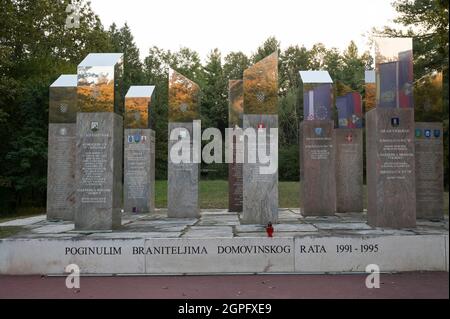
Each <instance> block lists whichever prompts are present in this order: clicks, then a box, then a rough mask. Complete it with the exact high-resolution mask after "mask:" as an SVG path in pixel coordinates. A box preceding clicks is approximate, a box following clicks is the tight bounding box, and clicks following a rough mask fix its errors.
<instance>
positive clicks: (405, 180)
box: [366, 107, 416, 228]
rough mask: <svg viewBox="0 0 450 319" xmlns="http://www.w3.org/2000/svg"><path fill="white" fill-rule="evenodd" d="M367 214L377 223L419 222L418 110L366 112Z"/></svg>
mask: <svg viewBox="0 0 450 319" xmlns="http://www.w3.org/2000/svg"><path fill="white" fill-rule="evenodd" d="M366 128H367V132H366V134H367V135H366V138H367V143H366V145H367V153H366V154H367V193H368V198H367V200H368V203H367V206H368V207H367V217H368V222H369V224H370V225H371V226H374V227H391V228H409V227H414V226H415V225H416V191H415V160H414V110H413V109H399V108H394V109H391V108H379V107H377V108H375V109H373V110H371V111H369V112H368V113H367V114H366Z"/></svg>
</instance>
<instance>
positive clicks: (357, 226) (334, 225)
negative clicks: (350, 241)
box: [313, 222, 372, 230]
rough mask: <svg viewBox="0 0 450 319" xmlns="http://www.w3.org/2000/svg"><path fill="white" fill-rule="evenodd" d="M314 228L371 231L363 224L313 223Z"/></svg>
mask: <svg viewBox="0 0 450 319" xmlns="http://www.w3.org/2000/svg"><path fill="white" fill-rule="evenodd" d="M313 225H314V226H316V227H317V228H319V229H320V230H330V229H348V230H360V229H372V227H370V226H369V225H367V224H364V223H323V222H322V223H314V224H313Z"/></svg>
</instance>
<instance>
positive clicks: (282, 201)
mask: <svg viewBox="0 0 450 319" xmlns="http://www.w3.org/2000/svg"><path fill="white" fill-rule="evenodd" d="M155 184H156V185H155V187H156V198H155V201H156V207H159V208H165V207H167V181H156V183H155ZM278 187H279V195H278V196H279V206H280V207H286V208H287V207H289V208H295V207H299V189H300V183H299V182H279V184H278ZM364 193H365V194H366V192H364ZM199 196H200V207H201V208H227V207H228V181H225V180H208V181H200V194H199ZM448 201H449V198H448V192H446V193H444V213H445V214H446V215H448ZM366 204H367V198H366V195H365V196H364V205H365V206H366ZM44 212H45V208H30V209H22V210H21V212H19V214H17V215H11V214H9V215H3V217H1V215H0V222H6V221H8V220H12V219H16V218H18V217H23V218H25V217H30V216H35V215H40V214H44ZM9 231H11V230H9ZM0 236H1V233H0Z"/></svg>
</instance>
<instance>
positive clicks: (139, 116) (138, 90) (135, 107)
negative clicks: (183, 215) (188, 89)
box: [123, 86, 155, 213]
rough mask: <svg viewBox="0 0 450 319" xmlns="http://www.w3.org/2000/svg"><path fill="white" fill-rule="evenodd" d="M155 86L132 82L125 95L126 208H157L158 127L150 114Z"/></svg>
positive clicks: (145, 210) (138, 210)
mask: <svg viewBox="0 0 450 319" xmlns="http://www.w3.org/2000/svg"><path fill="white" fill-rule="evenodd" d="M153 92H154V86H132V87H130V89H129V91H128V93H127V95H126V96H125V134H124V145H125V146H124V197H123V200H124V209H125V211H126V212H133V213H153V212H154V210H155V131H154V130H153V129H151V128H150V126H151V125H150V123H151V121H150V119H149V114H150V113H151V112H150V107H151V101H152V99H153Z"/></svg>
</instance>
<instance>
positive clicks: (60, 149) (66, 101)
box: [47, 74, 78, 221]
mask: <svg viewBox="0 0 450 319" xmlns="http://www.w3.org/2000/svg"><path fill="white" fill-rule="evenodd" d="M77 110H78V109H77V75H76V74H75V75H66V74H64V75H61V76H60V77H59V78H58V79H57V80H56V81H55V82H53V84H52V85H51V86H50V96H49V124H48V169H47V219H49V220H67V221H73V219H74V213H75V195H76V194H75V193H76V191H75V190H76V188H75V146H76V141H75V139H76V132H75V130H76V119H77Z"/></svg>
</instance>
